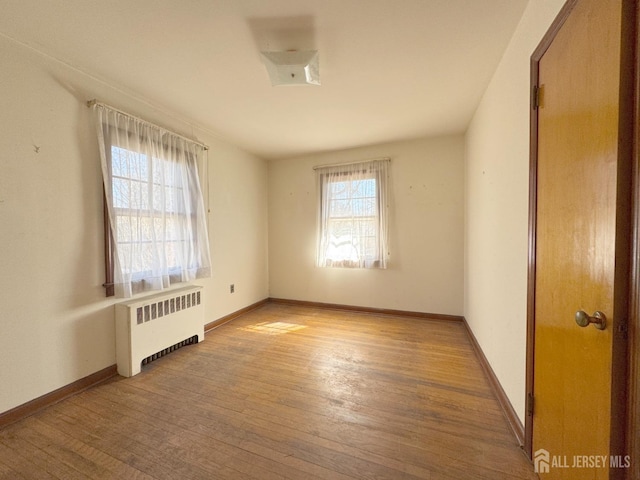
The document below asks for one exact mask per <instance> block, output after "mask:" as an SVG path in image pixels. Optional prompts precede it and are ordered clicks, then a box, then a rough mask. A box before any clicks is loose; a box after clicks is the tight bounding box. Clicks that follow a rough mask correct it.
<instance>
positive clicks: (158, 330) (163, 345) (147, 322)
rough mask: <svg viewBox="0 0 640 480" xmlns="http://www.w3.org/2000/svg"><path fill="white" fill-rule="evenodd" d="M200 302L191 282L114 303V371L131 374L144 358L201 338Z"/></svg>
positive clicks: (200, 292)
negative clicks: (194, 338)
mask: <svg viewBox="0 0 640 480" xmlns="http://www.w3.org/2000/svg"><path fill="white" fill-rule="evenodd" d="M203 304H204V298H203V289H202V287H200V286H195V285H193V286H189V287H184V288H179V289H175V290H169V291H164V292H162V293H158V294H155V295H150V296H145V297H142V298H137V299H133V300H128V301H126V302H122V303H118V304H116V306H115V307H116V312H115V315H116V362H117V365H118V373H119V374H120V375H122V376H123V377H131V376H133V375H136V374H138V373H140V369H141V364H142V361H143V360H144V359H146V358H147V357H150V356H152V355H154V354H156V353H158V352H162V351H163V350H165V349H167V348H169V347H171V346H173V345H175V344H178V343H180V342H183V341H184V340H188V339H190V338H192V337H197V339H198V342H201V341H202V340H204V305H203Z"/></svg>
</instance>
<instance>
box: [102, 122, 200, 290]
mask: <svg viewBox="0 0 640 480" xmlns="http://www.w3.org/2000/svg"><path fill="white" fill-rule="evenodd" d="M119 130H120V132H121V133H122V134H123V135H129V134H130V133H129V132H128V131H126V130H123V129H119ZM103 132H104V131H103ZM104 138H105V141H106V144H107V145H108V147H109V148H108V151H106V152H105V153H106V155H107V156H108V169H109V172H108V183H109V186H110V188H111V189H113V184H114V182H113V177H114V175H113V150H112V149H113V148H114V147H115V148H119V149H122V150H126V151H129V152H132V153H134V154H143V153H142V152H138V151H135V150H130V149H129V148H126V147H123V146H120V145H118V144H117V143H115V142H114V141H113V140H112V138H111V135H109V134H108V133H107V132H104ZM145 139H146V137H145V136H142V135H141V136H140V142H141V143H142V142H143V141H144V140H145ZM105 149H106V145H105ZM159 160H161V161H167V160H166V159H163V158H160V159H159ZM193 160H195V159H193ZM123 178H131V177H123ZM142 182H144V183H146V184H153V174H152V169H151V168H150V169H149V174H148V176H147V179H146V180H143V181H142ZM163 186H166V185H163ZM102 198H103V226H104V265H105V282H104V283H103V285H102V286H103V287H104V288H105V296H106V297H113V296H115V265H116V259H115V255H117V250H116V248H115V245H116V243H117V240H116V238H115V232H114V231H113V228H112V226H111V221H110V216H109V199H108V196H107V191H106V186H105V182H104V181H103V185H102ZM111 198H112V200H113V191H112V194H111ZM111 208H112V209H113V212H114V214H115V216H116V218H117V211H118V210H119V209H120V208H119V207H116V206H115V205H111ZM150 210H152V209H151V208H150ZM190 210H191V211H192V212H194V211H195V208H193V207H192V208H191V209H190ZM179 216H181V217H184V218H187V217H188V216H189V215H188V214H186V213H180V214H179ZM190 216H191V219H192V220H195V214H192V215H190ZM190 228H193V229H196V230H195V231H196V232H197V229H198V228H199V227H198V225H197V222H195V221H191V222H190ZM194 235H195V233H194ZM139 273H141V274H142V273H144V271H141V272H139ZM169 278H170V283H171V284H173V283H174V281H175V282H178V281H179V278H180V277H179V275H172V274H171V273H170V272H169ZM144 282H145V280H144V279H143V278H142V279H139V280H133V281H132V282H131V284H132V285H138V286H140V285H144ZM143 290H145V289H144V288H140V289H135V288H134V293H136V292H138V291H143Z"/></svg>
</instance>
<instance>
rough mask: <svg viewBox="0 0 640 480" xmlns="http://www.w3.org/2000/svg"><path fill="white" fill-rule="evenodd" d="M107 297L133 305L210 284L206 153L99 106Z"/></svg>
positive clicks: (195, 146) (181, 139)
mask: <svg viewBox="0 0 640 480" xmlns="http://www.w3.org/2000/svg"><path fill="white" fill-rule="evenodd" d="M94 109H95V111H96V115H97V117H98V140H99V145H100V153H101V160H102V170H103V178H104V194H105V195H104V197H105V240H106V242H105V244H106V245H105V246H106V248H105V250H106V252H105V256H106V258H105V265H106V268H107V282H106V283H105V286H106V287H107V294H108V295H109V294H114V293H115V294H117V295H119V296H124V297H129V296H131V295H132V294H134V293H137V292H141V291H145V290H161V289H163V288H167V287H168V286H170V285H171V284H173V283H177V282H184V281H190V280H193V279H195V278H201V277H207V276H210V259H209V240H208V234H207V225H206V217H205V209H204V202H203V198H202V191H201V188H200V181H199V178H198V158H199V156H200V155H201V154H202V151H203V147H202V146H200V145H198V144H195V143H193V142H191V141H189V140H186V139H184V138H183V137H180V136H178V135H175V134H172V133H170V132H167V131H166V130H163V129H160V128H159V127H155V126H153V125H151V124H148V123H147V122H144V121H141V120H139V119H137V118H134V117H130V116H128V115H126V114H123V113H121V112H118V111H115V110H111V109H110V108H108V107H106V106H103V105H101V104H97V105H95V106H94Z"/></svg>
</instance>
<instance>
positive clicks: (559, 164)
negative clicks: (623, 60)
mask: <svg viewBox="0 0 640 480" xmlns="http://www.w3.org/2000/svg"><path fill="white" fill-rule="evenodd" d="M621 20H622V0H580V1H578V2H577V4H576V6H575V7H574V9H573V10H572V11H571V13H570V15H569V17H568V18H567V20H566V21H565V23H564V24H563V25H562V27H561V29H560V30H559V31H558V33H557V35H556V37H555V38H554V40H553V42H552V43H551V45H550V46H549V48H548V49H547V51H546V52H545V54H544V55H543V56H542V58H541V60H540V62H539V72H538V83H539V88H540V106H539V109H538V126H537V127H538V144H537V145H538V146H537V152H538V158H537V215H536V252H535V255H536V258H535V262H536V263H535V338H534V345H535V350H534V352H535V353H534V382H533V393H534V398H535V404H534V405H535V413H534V417H533V451H534V452H536V451H538V450H539V449H545V450H547V451H548V452H549V454H550V455H551V456H560V457H561V459H563V460H565V459H566V462H565V463H566V464H568V465H567V466H566V467H559V466H557V465H556V467H555V468H553V466H551V467H552V468H550V469H549V473H548V474H542V475H541V478H553V479H555V478H559V479H580V480H583V479H592V478H593V479H608V478H610V476H609V468H606V467H603V468H588V469H584V468H571V467H572V464H573V460H574V456H584V455H609V454H610V453H616V454H618V453H621V452H610V446H611V429H612V423H611V418H612V412H613V409H612V396H613V398H614V401H615V397H616V393H617V391H616V390H615V389H616V388H617V386H616V385H613V387H612V365H613V364H612V362H613V352H614V340H615V335H614V332H615V329H616V326H617V325H616V323H617V321H618V317H617V316H618V315H619V313H620V312H617V311H614V305H615V304H616V302H615V299H616V288H617V286H618V284H616V278H620V276H618V277H617V276H616V270H615V269H616V258H617V257H616V255H625V254H626V253H625V252H620V251H619V250H617V249H616V241H617V238H616V236H617V235H618V232H619V229H618V223H617V222H618V218H617V213H618V210H617V202H618V167H619V165H618V158H619V149H618V142H619V138H620V131H619V117H620V109H619V92H620V53H621V50H620V38H621ZM578 310H583V311H585V312H586V313H587V314H588V315H593V313H594V312H596V311H602V312H603V313H604V314H605V315H606V317H607V326H606V328H605V329H604V330H598V329H596V328H595V327H594V326H593V325H589V326H587V327H579V326H578V325H577V323H576V321H575V313H576V311H578ZM625 321H626V319H625Z"/></svg>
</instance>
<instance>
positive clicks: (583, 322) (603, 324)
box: [576, 310, 607, 330]
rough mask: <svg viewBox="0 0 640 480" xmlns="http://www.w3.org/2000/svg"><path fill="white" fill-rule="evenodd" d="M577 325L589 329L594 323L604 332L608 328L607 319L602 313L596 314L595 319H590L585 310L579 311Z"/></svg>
mask: <svg viewBox="0 0 640 480" xmlns="http://www.w3.org/2000/svg"><path fill="white" fill-rule="evenodd" d="M576 323H577V324H578V325H580V326H581V327H587V326H589V324H590V323H592V324H593V326H594V327H596V328H597V329H598V330H604V329H605V328H607V317H606V315H605V314H604V313H602V312H601V311H597V312H595V313H594V314H593V317H590V316H589V315H587V313H586V312H585V311H584V310H578V311H577V312H576Z"/></svg>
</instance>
